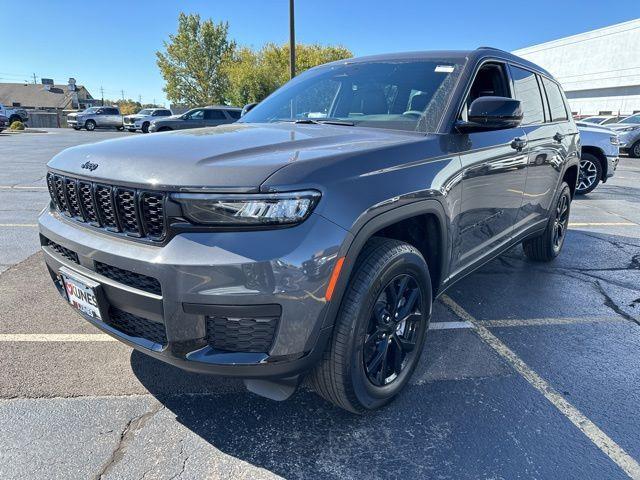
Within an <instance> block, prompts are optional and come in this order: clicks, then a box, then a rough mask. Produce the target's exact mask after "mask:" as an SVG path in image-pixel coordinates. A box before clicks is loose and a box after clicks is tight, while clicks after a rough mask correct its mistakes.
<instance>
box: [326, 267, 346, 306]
mask: <svg viewBox="0 0 640 480" xmlns="http://www.w3.org/2000/svg"><path fill="white" fill-rule="evenodd" d="M343 263H344V257H340V258H339V259H338V260H336V264H335V265H334V267H333V272H332V273H331V278H330V279H329V285H327V292H326V293H325V294H324V298H325V299H326V300H327V302H328V301H330V300H331V296H332V295H333V289H334V288H336V283H338V278H339V277H340V270H342V264H343Z"/></svg>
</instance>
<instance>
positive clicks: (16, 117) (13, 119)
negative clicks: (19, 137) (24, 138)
mask: <svg viewBox="0 0 640 480" xmlns="http://www.w3.org/2000/svg"><path fill="white" fill-rule="evenodd" d="M13 122H22V123H24V122H23V121H22V117H21V116H20V115H11V116H10V117H9V125H11V124H12V123H13Z"/></svg>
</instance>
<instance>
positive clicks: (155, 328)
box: [104, 307, 167, 345]
mask: <svg viewBox="0 0 640 480" xmlns="http://www.w3.org/2000/svg"><path fill="white" fill-rule="evenodd" d="M104 322H105V323H106V324H107V325H109V326H110V327H112V328H115V329H116V330H119V331H120V332H122V333H124V334H126V335H129V336H130V337H138V338H144V339H146V340H150V341H152V342H154V343H157V344H160V345H166V344H167V332H166V328H165V326H164V325H163V324H162V323H158V322H154V321H152V320H148V319H146V318H143V317H139V316H137V315H134V314H132V313H129V312H125V311H124V310H120V309H118V308H115V307H111V308H109V318H108V319H106V320H105V321H104Z"/></svg>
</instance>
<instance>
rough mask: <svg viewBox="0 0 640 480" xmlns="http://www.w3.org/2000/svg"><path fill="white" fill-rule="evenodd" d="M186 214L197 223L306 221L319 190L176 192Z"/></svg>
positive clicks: (233, 223) (281, 223)
mask: <svg viewBox="0 0 640 480" xmlns="http://www.w3.org/2000/svg"><path fill="white" fill-rule="evenodd" d="M172 198H174V199H175V200H176V201H178V202H179V203H180V204H181V205H182V211H183V213H184V215H185V216H186V217H187V218H188V219H189V220H191V221H192V222H194V223H200V224H205V225H219V226H247V227H250V226H261V225H292V224H296V223H300V222H302V221H304V220H305V219H306V218H307V217H308V216H309V215H310V214H311V211H312V210H313V208H314V207H315V206H316V204H317V203H318V200H319V199H320V192H316V191H315V190H306V191H302V192H286V193H267V194H246V195H245V194H229V195H226V194H208V193H177V194H174V195H173V196H172Z"/></svg>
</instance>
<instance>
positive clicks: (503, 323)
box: [478, 317, 627, 328]
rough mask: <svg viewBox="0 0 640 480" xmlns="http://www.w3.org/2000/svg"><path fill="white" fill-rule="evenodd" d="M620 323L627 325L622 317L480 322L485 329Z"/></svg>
mask: <svg viewBox="0 0 640 480" xmlns="http://www.w3.org/2000/svg"><path fill="white" fill-rule="evenodd" d="M603 322H610V323H611V322H619V323H626V322H627V320H625V319H624V318H622V317H576V318H573V317H564V318H529V319H527V320H520V319H517V320H516V319H507V320H478V323H479V324H480V325H482V326H484V327H488V328H492V327H537V326H541V325H542V326H544V325H574V324H580V323H603Z"/></svg>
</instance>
